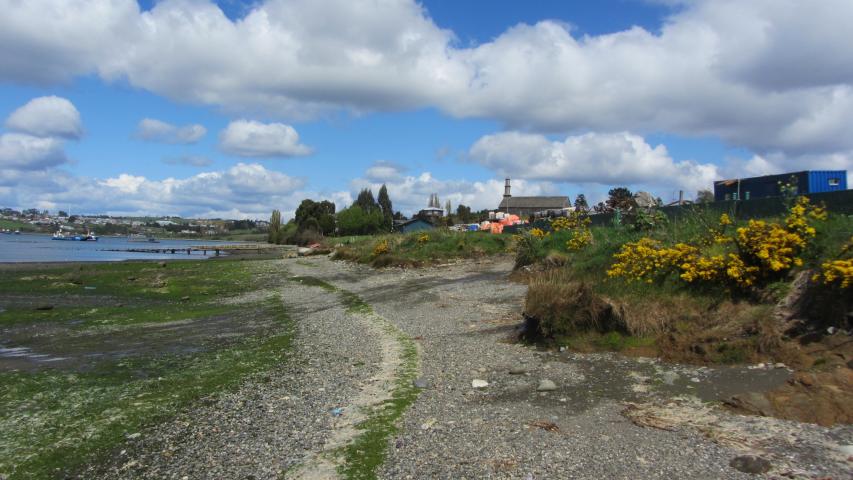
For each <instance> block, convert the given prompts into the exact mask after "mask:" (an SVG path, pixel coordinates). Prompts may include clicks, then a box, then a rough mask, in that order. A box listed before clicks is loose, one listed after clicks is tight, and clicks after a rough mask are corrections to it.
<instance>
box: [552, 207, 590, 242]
mask: <svg viewBox="0 0 853 480" xmlns="http://www.w3.org/2000/svg"><path fill="white" fill-rule="evenodd" d="M590 222H591V220H590V219H589V217H588V216H586V215H585V214H583V213H582V212H580V211H577V210H575V211H573V212H570V213H569V216H567V217H559V218H555V219H553V220H551V230H553V231H555V232H560V231H563V230H569V231H571V233H572V236H571V238H570V239H569V240H568V241H567V242H566V248H568V249H569V250H580V249H582V248H584V247H586V246H587V245H589V244H590V243H592V232H591V231H590V230H589V224H590Z"/></svg>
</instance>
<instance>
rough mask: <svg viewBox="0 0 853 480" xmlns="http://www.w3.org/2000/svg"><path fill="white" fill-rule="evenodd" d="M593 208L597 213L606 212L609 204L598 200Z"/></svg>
mask: <svg viewBox="0 0 853 480" xmlns="http://www.w3.org/2000/svg"><path fill="white" fill-rule="evenodd" d="M592 209H593V210H594V211H595V213H606V212H607V205H605V204H604V202H598V203H597V204H596V205H595V206H594V207H592Z"/></svg>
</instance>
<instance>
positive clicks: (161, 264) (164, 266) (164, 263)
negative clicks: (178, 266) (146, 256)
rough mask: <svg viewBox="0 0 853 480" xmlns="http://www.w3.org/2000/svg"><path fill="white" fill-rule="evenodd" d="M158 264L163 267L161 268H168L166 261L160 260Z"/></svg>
mask: <svg viewBox="0 0 853 480" xmlns="http://www.w3.org/2000/svg"><path fill="white" fill-rule="evenodd" d="M157 266H158V267H161V268H166V262H159V263H158V264H157Z"/></svg>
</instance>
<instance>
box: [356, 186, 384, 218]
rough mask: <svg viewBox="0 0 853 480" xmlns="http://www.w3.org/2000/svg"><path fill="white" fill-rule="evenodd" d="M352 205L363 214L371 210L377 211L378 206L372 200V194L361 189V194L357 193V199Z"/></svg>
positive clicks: (368, 190)
mask: <svg viewBox="0 0 853 480" xmlns="http://www.w3.org/2000/svg"><path fill="white" fill-rule="evenodd" d="M353 205H357V206H358V207H359V208H361V209H362V210H363V211H365V212H372V211H373V210H377V209H379V205H378V204H377V203H376V200H375V199H374V198H373V192H372V191H371V190H370V189H369V188H365V189H362V190H361V192H359V193H358V197H357V198H356V199H355V203H353Z"/></svg>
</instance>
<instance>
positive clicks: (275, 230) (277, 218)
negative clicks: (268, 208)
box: [267, 210, 281, 243]
mask: <svg viewBox="0 0 853 480" xmlns="http://www.w3.org/2000/svg"><path fill="white" fill-rule="evenodd" d="M280 233H281V212H280V211H278V210H273V211H272V215H270V231H269V234H267V242H268V243H279V242H280V241H281V239H280V235H279V234H280Z"/></svg>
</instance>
